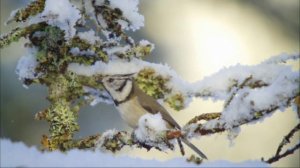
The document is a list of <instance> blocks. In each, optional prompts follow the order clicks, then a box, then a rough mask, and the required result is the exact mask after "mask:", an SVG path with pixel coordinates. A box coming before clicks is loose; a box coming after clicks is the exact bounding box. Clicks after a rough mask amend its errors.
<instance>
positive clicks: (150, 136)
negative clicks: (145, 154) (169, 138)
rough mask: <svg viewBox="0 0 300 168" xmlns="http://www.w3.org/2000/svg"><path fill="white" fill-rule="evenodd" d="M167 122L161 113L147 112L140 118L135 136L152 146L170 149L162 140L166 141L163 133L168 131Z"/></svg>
mask: <svg viewBox="0 0 300 168" xmlns="http://www.w3.org/2000/svg"><path fill="white" fill-rule="evenodd" d="M166 130H168V129H167V125H166V122H165V121H164V120H163V119H162V116H161V114H160V113H157V114H150V113H149V114H145V115H143V116H142V117H141V118H140V119H139V124H138V128H137V129H136V130H135V131H134V134H135V137H136V138H137V140H138V141H139V142H142V143H145V144H147V145H150V146H158V147H159V148H160V149H162V150H165V149H169V148H168V147H167V146H165V145H164V144H163V143H161V142H160V141H164V137H165V136H164V135H163V134H161V133H162V132H163V131H166Z"/></svg>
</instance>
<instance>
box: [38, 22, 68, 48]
mask: <svg viewBox="0 0 300 168" xmlns="http://www.w3.org/2000/svg"><path fill="white" fill-rule="evenodd" d="M43 32H44V35H43V37H42V39H41V44H40V46H41V48H42V49H43V50H46V51H49V50H50V51H56V52H58V51H59V48H60V47H61V46H62V44H63V43H64V41H65V40H64V36H65V33H64V31H63V30H61V29H60V28H58V27H56V26H47V27H46V28H45V30H44V31H43Z"/></svg>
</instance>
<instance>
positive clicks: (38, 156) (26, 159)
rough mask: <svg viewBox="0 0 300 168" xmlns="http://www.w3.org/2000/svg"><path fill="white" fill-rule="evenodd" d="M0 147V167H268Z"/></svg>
mask: <svg viewBox="0 0 300 168" xmlns="http://www.w3.org/2000/svg"><path fill="white" fill-rule="evenodd" d="M0 145H1V162H0V166H1V167H196V166H197V167H270V165H268V164H266V163H263V162H261V161H255V160H249V161H244V162H241V163H233V162H229V161H225V160H218V161H210V162H205V163H203V164H201V165H195V164H193V163H189V162H187V161H186V160H185V159H184V158H173V159H170V160H166V161H158V160H144V159H140V158H133V157H129V156H114V155H112V154H109V153H103V152H101V151H98V150H96V151H88V150H78V149H73V150H70V151H68V152H65V153H62V152H59V151H53V152H41V151H39V150H38V149H37V148H36V147H28V146H26V145H25V144H24V143H22V142H17V143H16V142H11V141H10V140H8V139H1V140H0Z"/></svg>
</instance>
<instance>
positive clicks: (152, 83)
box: [136, 68, 170, 99]
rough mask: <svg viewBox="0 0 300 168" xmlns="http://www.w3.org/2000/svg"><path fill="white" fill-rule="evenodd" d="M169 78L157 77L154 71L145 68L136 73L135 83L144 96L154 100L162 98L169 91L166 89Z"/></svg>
mask: <svg viewBox="0 0 300 168" xmlns="http://www.w3.org/2000/svg"><path fill="white" fill-rule="evenodd" d="M168 81H169V78H165V77H163V76H161V75H158V74H157V73H156V72H155V70H154V69H152V68H145V69H143V70H141V71H140V72H139V73H138V76H137V78H136V82H137V84H138V86H139V88H141V89H142V90H143V91H144V92H145V93H146V94H148V95H150V96H152V97H154V98H155V99H158V98H163V97H164V95H165V94H166V93H169V92H170V90H169V89H168V88H167V87H166V85H165V84H166V82H168Z"/></svg>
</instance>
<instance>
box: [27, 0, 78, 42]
mask: <svg viewBox="0 0 300 168" xmlns="http://www.w3.org/2000/svg"><path fill="white" fill-rule="evenodd" d="M80 18H81V15H80V11H79V10H78V9H77V8H76V7H75V6H74V5H72V4H71V3H70V1H69V0H46V3H45V9H44V11H43V12H42V13H40V14H39V15H37V16H35V17H33V18H31V19H30V22H29V23H30V24H33V23H39V22H43V21H46V22H47V23H48V24H49V25H52V26H57V27H59V28H60V29H62V30H64V31H65V38H66V39H70V38H71V37H73V36H74V35H75V33H76V29H75V27H74V26H75V25H76V22H77V21H78V20H79V19H80Z"/></svg>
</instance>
